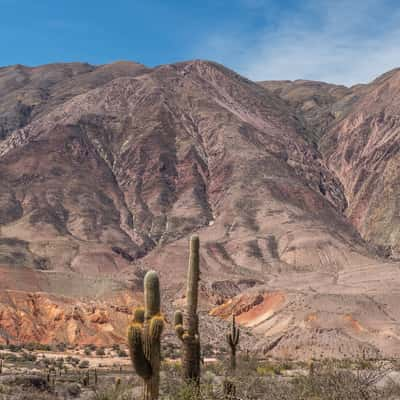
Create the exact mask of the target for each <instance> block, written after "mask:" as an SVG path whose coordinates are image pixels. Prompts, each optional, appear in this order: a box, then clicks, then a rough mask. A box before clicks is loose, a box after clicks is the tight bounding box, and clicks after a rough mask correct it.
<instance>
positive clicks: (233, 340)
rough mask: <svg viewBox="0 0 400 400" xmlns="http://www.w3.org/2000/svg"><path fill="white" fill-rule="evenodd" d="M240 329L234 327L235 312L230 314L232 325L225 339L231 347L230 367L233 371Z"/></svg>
mask: <svg viewBox="0 0 400 400" xmlns="http://www.w3.org/2000/svg"><path fill="white" fill-rule="evenodd" d="M239 336H240V331H239V328H237V327H236V320H235V314H232V325H231V331H230V332H228V333H227V335H226V340H227V342H228V344H229V347H230V348H231V369H232V371H234V370H235V369H236V350H237V346H238V344H239Z"/></svg>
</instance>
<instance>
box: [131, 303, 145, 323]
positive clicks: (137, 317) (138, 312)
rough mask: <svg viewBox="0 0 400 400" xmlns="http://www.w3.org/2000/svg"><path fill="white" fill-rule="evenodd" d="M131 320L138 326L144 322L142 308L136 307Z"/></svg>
mask: <svg viewBox="0 0 400 400" xmlns="http://www.w3.org/2000/svg"><path fill="white" fill-rule="evenodd" d="M133 320H134V322H138V323H139V324H143V322H144V308H143V307H137V308H135V311H134V312H133Z"/></svg>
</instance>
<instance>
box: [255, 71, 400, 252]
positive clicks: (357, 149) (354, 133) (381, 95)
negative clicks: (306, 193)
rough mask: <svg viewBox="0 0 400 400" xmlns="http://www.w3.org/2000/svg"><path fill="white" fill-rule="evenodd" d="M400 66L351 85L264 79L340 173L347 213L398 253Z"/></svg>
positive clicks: (367, 235)
mask: <svg viewBox="0 0 400 400" xmlns="http://www.w3.org/2000/svg"><path fill="white" fill-rule="evenodd" d="M399 77H400V72H399V70H393V71H390V72H388V73H386V74H384V75H382V76H381V77H379V78H377V79H376V80H375V81H373V82H371V83H370V84H367V85H356V86H353V87H351V88H346V87H343V86H337V85H330V84H326V83H323V82H310V81H293V82H292V81H269V82H268V81H266V82H260V85H262V86H263V87H265V88H266V89H267V90H269V91H272V92H273V93H275V94H277V95H279V96H280V97H281V98H282V99H284V100H285V101H287V102H288V105H290V106H292V107H294V108H295V109H296V110H297V112H298V113H299V115H300V118H303V120H304V121H305V125H306V129H307V131H308V132H309V135H310V137H312V138H316V141H317V142H318V146H319V148H320V150H321V152H322V153H323V156H324V159H325V160H326V161H327V165H328V167H329V168H330V169H331V170H332V171H333V172H334V173H335V174H336V175H337V176H338V178H339V180H340V182H341V183H342V184H343V187H344V194H345V197H346V200H347V203H348V208H347V210H346V215H347V216H348V217H349V220H350V221H351V222H352V223H353V224H354V226H355V227H356V228H357V230H358V231H359V232H360V234H361V235H362V236H363V238H364V239H365V240H367V241H368V242H369V243H370V244H371V245H373V246H375V248H376V249H377V250H378V251H379V252H380V253H381V254H382V255H386V256H392V257H398V254H399V248H400V247H399V246H400V236H399V235H400V233H399V230H398V228H397V226H398V224H397V219H396V218H397V214H398V205H397V203H396V198H397V197H398V194H397V191H396V190H397V189H396V187H397V185H396V182H397V181H396V179H397V177H398V175H399V173H398V171H397V167H396V166H397V164H398V159H397V157H398V155H397V153H398V151H397V148H398V143H399V132H398V126H397V119H398V117H397V115H398V112H399V110H398V103H399V102H398V100H397V98H398V94H399V90H400V85H399V79H400V78H399Z"/></svg>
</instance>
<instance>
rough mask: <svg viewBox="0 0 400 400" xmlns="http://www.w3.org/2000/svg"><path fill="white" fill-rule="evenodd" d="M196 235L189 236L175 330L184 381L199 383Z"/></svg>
mask: <svg viewBox="0 0 400 400" xmlns="http://www.w3.org/2000/svg"><path fill="white" fill-rule="evenodd" d="M199 247H200V240H199V237H198V236H196V235H195V236H192V237H191V238H190V255H189V267H188V276H187V287H186V309H185V312H184V313H182V312H181V311H177V312H176V313H175V321H174V322H175V332H176V334H177V336H178V338H179V339H180V340H181V341H182V347H183V355H182V367H183V374H184V378H185V381H186V382H187V383H192V384H195V385H199V384H200V358H201V357H200V354H201V353H200V335H199V317H198V315H197V303H198V289H199V280H200V267H199V260H200V257H199Z"/></svg>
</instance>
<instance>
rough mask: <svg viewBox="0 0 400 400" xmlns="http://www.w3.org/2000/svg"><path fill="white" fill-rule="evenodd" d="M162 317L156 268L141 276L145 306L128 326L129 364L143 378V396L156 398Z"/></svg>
mask: <svg viewBox="0 0 400 400" xmlns="http://www.w3.org/2000/svg"><path fill="white" fill-rule="evenodd" d="M163 327H164V318H163V316H162V315H161V314H160V283H159V279H158V275H157V273H156V272H155V271H149V272H147V274H146V276H145V277H144V309H143V308H137V309H136V310H135V312H134V319H133V322H132V323H131V325H130V326H129V329H128V346H129V353H130V356H131V360H132V364H133V367H134V369H135V370H136V372H137V374H138V375H139V376H140V377H141V378H142V379H143V382H144V386H143V397H142V399H143V400H155V399H157V398H158V393H159V382H160V360H161V355H160V349H161V344H160V338H161V333H162V330H163Z"/></svg>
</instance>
